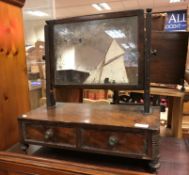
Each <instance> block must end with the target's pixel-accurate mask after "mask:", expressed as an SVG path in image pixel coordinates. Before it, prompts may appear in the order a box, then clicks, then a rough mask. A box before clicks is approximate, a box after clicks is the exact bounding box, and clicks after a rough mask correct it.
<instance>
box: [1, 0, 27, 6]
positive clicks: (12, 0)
mask: <svg viewBox="0 0 189 175" xmlns="http://www.w3.org/2000/svg"><path fill="white" fill-rule="evenodd" d="M0 1H3V2H5V3H8V4H12V5H15V6H18V7H23V6H24V3H25V0H0Z"/></svg>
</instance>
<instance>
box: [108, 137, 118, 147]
mask: <svg viewBox="0 0 189 175" xmlns="http://www.w3.org/2000/svg"><path fill="white" fill-rule="evenodd" d="M108 142H109V145H110V146H115V145H116V144H117V143H118V139H117V137H115V136H110V137H109V140H108Z"/></svg>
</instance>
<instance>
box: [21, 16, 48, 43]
mask: <svg viewBox="0 0 189 175" xmlns="http://www.w3.org/2000/svg"><path fill="white" fill-rule="evenodd" d="M44 26H45V21H44V20H25V21H24V31H25V43H26V45H33V44H34V43H35V42H36V41H44Z"/></svg>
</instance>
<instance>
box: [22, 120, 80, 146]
mask: <svg viewBox="0 0 189 175" xmlns="http://www.w3.org/2000/svg"><path fill="white" fill-rule="evenodd" d="M25 139H26V140H30V141H33V142H35V141H37V142H44V143H53V144H58V145H65V146H69V145H70V146H75V145H76V129H75V128H69V127H58V126H47V125H45V126H43V125H33V124H26V125H25Z"/></svg>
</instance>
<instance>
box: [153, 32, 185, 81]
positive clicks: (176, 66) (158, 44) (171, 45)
mask: <svg viewBox="0 0 189 175" xmlns="http://www.w3.org/2000/svg"><path fill="white" fill-rule="evenodd" d="M187 45H188V32H152V48H153V49H156V50H157V53H156V55H155V56H153V57H152V59H151V62H150V64H151V66H150V78H151V80H150V81H151V82H155V83H164V84H183V82H184V74H185V64H186V57H187Z"/></svg>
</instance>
